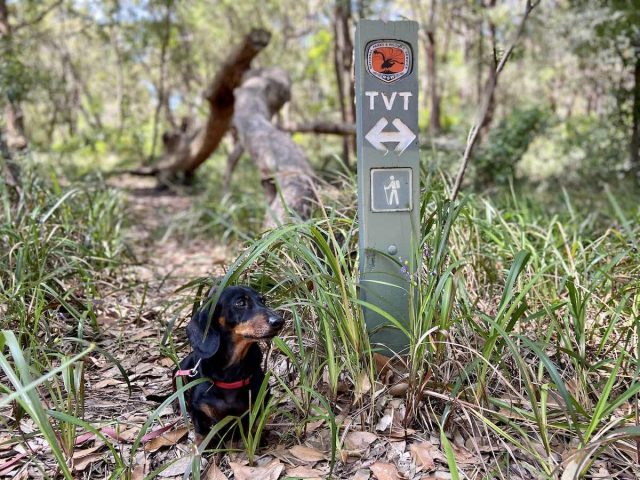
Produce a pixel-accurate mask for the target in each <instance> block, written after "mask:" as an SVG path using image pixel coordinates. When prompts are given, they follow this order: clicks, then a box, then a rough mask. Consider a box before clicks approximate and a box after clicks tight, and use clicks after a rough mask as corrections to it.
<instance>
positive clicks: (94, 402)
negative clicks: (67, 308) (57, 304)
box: [0, 177, 533, 480]
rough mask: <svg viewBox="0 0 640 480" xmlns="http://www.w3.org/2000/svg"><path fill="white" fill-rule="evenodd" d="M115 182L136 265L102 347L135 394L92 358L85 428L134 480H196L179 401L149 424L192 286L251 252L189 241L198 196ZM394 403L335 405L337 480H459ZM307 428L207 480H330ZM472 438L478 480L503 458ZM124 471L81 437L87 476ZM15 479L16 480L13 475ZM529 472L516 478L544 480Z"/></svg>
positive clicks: (106, 364) (461, 451)
mask: <svg viewBox="0 0 640 480" xmlns="http://www.w3.org/2000/svg"><path fill="white" fill-rule="evenodd" d="M111 184H112V185H114V186H116V187H117V188H118V189H120V190H121V191H122V192H123V193H124V194H125V195H126V197H127V199H126V201H127V205H128V225H127V227H126V233H125V235H126V243H127V245H128V248H129V249H130V253H131V258H132V259H131V260H127V259H125V260H124V261H123V265H124V266H123V267H120V268H119V269H118V270H116V271H112V272H110V274H109V275H107V276H106V278H104V279H103V285H104V287H103V288H101V289H100V293H101V297H102V298H100V299H99V300H97V305H98V307H97V321H98V324H99V326H100V331H101V335H100V337H98V338H97V339H96V340H97V343H98V345H99V347H100V348H101V349H103V350H105V351H107V352H109V353H110V354H111V355H112V356H113V357H114V358H116V359H117V360H118V361H119V362H120V364H121V365H122V367H123V368H124V369H125V370H126V373H127V376H128V378H129V381H130V386H128V385H127V383H126V381H125V379H124V377H123V375H122V374H121V373H120V371H119V370H118V368H117V367H116V366H114V363H113V362H112V361H111V360H109V359H108V358H106V357H105V356H104V355H102V354H101V353H100V352H97V351H96V352H93V353H91V354H90V355H89V357H88V366H87V368H86V372H85V414H84V419H85V420H86V421H88V422H89V423H91V424H92V425H93V426H95V427H98V428H100V429H101V431H102V433H103V434H104V435H105V436H106V437H107V438H108V440H109V441H110V442H111V443H113V444H114V446H115V447H116V449H117V451H118V457H119V459H123V460H124V461H125V463H129V464H130V465H134V466H135V468H134V470H133V475H132V478H133V479H134V480H138V479H143V478H145V477H147V476H148V475H152V476H155V475H156V474H157V476H158V477H160V478H163V479H166V478H176V479H179V478H189V472H190V471H191V468H192V461H193V459H194V457H198V453H197V450H196V448H195V447H194V443H193V432H192V431H191V430H192V429H190V427H189V426H188V425H187V424H186V423H185V422H184V420H183V417H182V416H181V414H180V412H179V408H178V406H177V402H175V403H176V404H174V405H173V406H170V407H168V408H167V409H165V410H164V411H162V412H160V414H159V416H158V418H157V419H156V420H154V422H153V424H152V425H151V426H150V427H149V428H148V429H145V427H144V424H145V422H146V421H147V420H148V419H149V418H150V417H151V415H153V413H154V411H156V410H157V409H158V407H159V403H158V402H157V401H150V400H149V399H148V397H149V396H150V395H159V396H166V395H168V394H170V393H172V386H171V384H172V381H171V375H172V372H173V369H174V368H175V367H174V362H173V361H172V359H171V356H170V353H171V352H176V353H177V355H178V357H179V358H182V357H183V356H185V355H186V354H187V353H188V350H189V348H188V346H186V343H185V334H184V327H185V325H186V321H187V320H188V318H189V316H190V313H191V307H192V304H193V295H194V292H195V287H193V288H185V289H183V290H180V287H183V286H185V285H186V284H188V283H189V282H193V281H196V280H198V279H202V278H210V277H212V276H217V275H220V274H222V273H223V272H224V267H225V265H228V264H229V263H230V262H231V261H232V260H233V259H234V258H235V257H236V256H237V255H238V254H239V253H240V252H238V251H234V248H233V247H231V246H227V245H221V244H220V243H219V241H218V239H216V238H193V239H188V241H185V240H184V234H181V232H177V231H175V230H173V229H171V228H170V227H171V226H172V225H174V224H175V220H176V218H177V217H178V216H180V215H182V214H185V212H187V211H188V209H189V208H190V206H191V204H192V202H193V200H194V198H195V197H193V196H191V195H188V194H186V193H181V192H175V191H157V190H156V189H155V188H154V187H155V181H154V180H152V179H141V178H130V177H120V178H118V179H113V180H112V181H111ZM285 333H286V332H285ZM284 337H286V334H285V335H284ZM285 341H286V338H285ZM273 357H275V360H274V358H273ZM284 364H285V361H284V360H283V359H280V358H278V357H276V356H275V355H273V356H271V358H270V364H269V365H270V368H271V369H274V370H276V371H278V370H279V371H283V370H284V369H286V367H285V366H284ZM274 395H275V398H276V399H277V402H278V411H280V412H282V411H285V412H286V411H287V408H288V407H289V406H290V407H291V409H293V408H294V407H293V405H292V404H291V401H290V400H288V399H287V397H286V395H285V394H284V392H282V391H277V389H276V391H274ZM399 396H401V393H400V395H399ZM384 397H385V398H384V399H382V396H381V397H380V398H377V399H376V409H377V410H378V411H379V412H380V413H381V414H382V415H380V419H379V421H377V420H376V421H377V424H373V425H371V424H368V422H367V421H366V420H364V417H366V415H365V414H364V413H363V411H362V410H361V409H360V410H359V409H357V408H351V405H350V404H349V403H348V402H343V404H342V405H334V406H333V408H334V409H335V413H336V415H337V418H336V423H337V424H338V428H339V431H338V438H339V440H340V448H339V450H338V452H337V458H336V460H337V462H336V465H335V468H334V470H333V478H356V479H359V480H366V479H369V478H377V479H379V480H389V479H394V480H395V479H399V478H406V479H412V480H413V479H448V478H452V475H451V473H449V471H448V468H447V462H446V458H445V455H444V452H443V450H442V447H441V446H440V442H439V438H438V434H437V433H435V432H433V433H431V434H430V433H428V432H416V431H406V430H402V429H401V428H399V423H400V420H401V418H402V412H403V411H404V403H403V400H402V399H401V398H393V396H391V395H385V396H384ZM30 422H31V420H30V419H29V418H23V420H22V421H21V430H22V431H23V432H24V431H26V432H28V431H34V430H35V426H34V425H33V424H31V425H29V423H30ZM31 423H32V422H31ZM296 427H297V426H296V425H294V424H293V423H291V419H290V418H289V419H287V416H286V415H282V414H281V415H278V417H277V418H272V419H271V422H270V423H269V424H268V426H267V433H265V435H266V436H267V437H266V438H267V439H268V440H267V442H264V441H263V444H266V445H268V446H267V447H262V448H259V449H258V451H257V455H256V458H255V463H254V464H253V466H250V465H249V459H248V457H247V454H246V452H245V451H244V449H243V448H242V445H235V446H234V447H235V448H234V449H232V450H230V451H228V452H226V453H224V454H216V455H213V454H211V455H209V454H205V455H204V456H203V458H202V459H201V463H202V471H205V472H206V473H205V474H204V476H203V477H202V478H206V479H209V480H211V479H217V480H220V479H225V478H235V479H239V480H242V479H251V480H261V479H269V480H276V479H278V478H326V477H327V476H329V474H330V461H329V459H330V452H331V447H330V445H331V444H332V440H331V432H330V428H329V425H328V424H327V423H325V422H324V420H318V421H312V422H309V423H306V426H305V427H304V430H305V431H304V432H302V431H300V430H301V429H300V428H298V429H297V430H296ZM294 431H296V432H297V433H295V434H294V433H293V432H294ZM140 432H143V433H145V434H146V435H145V437H144V439H143V441H142V443H143V446H142V448H139V449H138V451H137V452H135V453H133V458H131V457H132V447H133V445H134V444H135V439H136V437H137V436H138V434H139V433H140ZM407 434H409V435H407ZM469 441H471V442H472V443H475V440H474V439H466V440H465V439H462V438H461V437H460V438H454V440H453V442H452V444H453V449H454V450H453V453H454V454H455V458H456V461H457V463H458V466H459V467H461V468H464V470H465V472H466V473H467V475H469V478H474V477H475V476H476V475H477V474H479V473H480V472H481V471H482V470H483V468H482V466H483V463H484V461H485V460H486V459H483V458H482V457H483V456H484V455H488V454H490V453H491V449H489V450H487V449H486V448H485V447H482V446H480V447H479V448H472V447H471V445H469ZM35 443H37V441H36V440H34V441H33V442H31V443H30V444H29V445H30V446H32V447H33V448H34V449H35V448H37V449H38V450H39V451H40V452H47V450H48V449H47V446H46V445H43V444H40V445H35ZM476 447H478V445H476ZM483 448H484V449H483ZM472 451H474V452H476V453H471V452H472ZM23 456H24V454H23ZM27 456H28V455H27ZM37 456H38V458H39V460H40V461H43V462H44V464H45V465H47V466H48V467H50V470H49V469H48V468H47V470H48V471H47V472H45V474H46V475H51V476H55V473H54V472H55V471H56V466H55V465H56V464H55V461H54V459H53V458H52V457H50V455H49V454H47V453H44V455H37ZM212 460H213V461H212ZM117 463H118V459H116V457H115V456H114V455H113V453H112V452H111V451H110V450H109V449H107V448H106V445H105V443H104V442H103V441H102V440H100V439H99V438H97V437H96V435H94V434H91V433H87V432H84V431H83V430H82V429H78V431H77V432H76V440H75V450H74V453H73V460H72V463H71V467H72V471H73V473H74V476H75V477H76V478H86V479H90V478H109V477H111V475H112V473H113V471H114V470H115V469H116V467H117ZM3 473H6V474H8V475H10V477H3ZM513 473H515V472H513ZM520 473H521V475H514V476H511V477H510V478H533V477H531V476H529V475H526V474H525V473H524V472H520ZM41 476H42V472H41V471H39V470H38V469H37V468H36V466H35V465H34V464H33V463H31V462H27V464H23V465H22V467H20V468H19V469H18V470H11V469H9V470H5V471H4V472H0V477H3V478H38V477H41Z"/></svg>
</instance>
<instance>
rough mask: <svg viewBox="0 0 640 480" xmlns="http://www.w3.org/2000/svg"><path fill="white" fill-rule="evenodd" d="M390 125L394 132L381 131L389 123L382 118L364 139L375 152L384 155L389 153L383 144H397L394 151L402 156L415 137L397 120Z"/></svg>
mask: <svg viewBox="0 0 640 480" xmlns="http://www.w3.org/2000/svg"><path fill="white" fill-rule="evenodd" d="M391 123H392V124H393V126H394V127H396V131H395V132H384V131H383V130H384V128H385V127H386V126H387V125H389V121H388V120H387V119H386V118H384V117H382V118H381V119H380V120H378V122H377V123H376V124H375V125H374V126H373V128H372V129H371V130H369V132H368V133H367V135H366V136H365V137H364V138H366V139H367V140H369V143H371V145H373V147H374V148H375V149H376V150H380V151H381V152H384V153H385V154H386V153H387V152H389V149H388V148H387V147H386V146H385V145H384V144H385V143H389V142H391V143H397V144H398V145H396V148H394V151H395V152H396V153H397V154H398V155H402V152H404V151H405V150H406V148H407V147H408V146H409V145H411V142H413V141H414V140H415V138H416V135H415V133H413V132H412V131H411V130H410V129H409V127H407V126H406V125H405V124H404V123H403V122H402V120H400V119H399V118H396V119H395V120H393V122H391Z"/></svg>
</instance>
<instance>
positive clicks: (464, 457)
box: [452, 445, 481, 465]
mask: <svg viewBox="0 0 640 480" xmlns="http://www.w3.org/2000/svg"><path fill="white" fill-rule="evenodd" d="M452 447H453V454H454V456H455V457H456V463H457V464H458V465H472V464H476V463H479V462H481V460H480V458H478V457H476V456H475V455H474V454H473V453H471V452H470V451H468V450H467V449H466V448H462V447H459V446H457V445H452Z"/></svg>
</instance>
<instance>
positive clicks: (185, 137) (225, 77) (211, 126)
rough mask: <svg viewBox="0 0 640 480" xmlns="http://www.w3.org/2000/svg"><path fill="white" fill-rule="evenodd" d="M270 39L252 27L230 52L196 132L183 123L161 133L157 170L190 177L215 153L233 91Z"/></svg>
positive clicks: (207, 95)
mask: <svg viewBox="0 0 640 480" xmlns="http://www.w3.org/2000/svg"><path fill="white" fill-rule="evenodd" d="M270 38H271V34H270V33H269V32H267V31H266V30H260V29H254V30H252V31H251V32H250V33H249V34H248V35H246V36H245V37H244V39H243V40H242V42H241V43H240V44H239V45H238V46H237V47H236V48H234V49H233V50H232V51H231V52H230V53H229V56H228V57H227V58H226V59H225V61H224V62H222V64H221V65H220V69H219V70H218V73H217V74H216V76H215V77H214V79H213V81H212V82H211V84H210V85H209V87H208V88H207V90H206V91H205V93H204V98H205V100H206V101H207V103H208V104H209V116H208V117H207V120H206V122H205V124H204V125H203V126H202V127H201V128H199V129H195V131H194V130H192V129H189V128H185V125H184V124H183V128H181V129H180V130H179V131H177V132H175V131H174V132H171V133H165V135H163V141H164V144H165V152H164V156H163V160H162V161H161V162H160V165H159V166H158V168H157V169H156V171H157V172H158V173H161V174H168V175H170V176H176V175H177V174H179V173H182V174H184V175H186V176H191V175H193V173H194V172H195V170H196V169H197V168H198V167H199V166H200V165H202V164H203V163H204V162H205V160H207V158H209V156H210V155H211V154H212V153H213V152H214V150H215V149H216V148H217V147H218V145H219V144H220V141H221V140H222V137H223V136H224V134H225V133H226V132H227V130H228V129H229V126H230V124H231V119H232V117H233V109H234V94H233V91H234V89H235V88H236V87H238V86H239V85H240V83H241V82H242V78H243V75H244V74H245V73H246V72H247V71H248V70H249V68H250V66H251V61H252V60H253V59H254V58H255V56H256V55H258V53H260V52H261V51H262V50H263V49H264V48H265V47H266V46H267V44H268V43H269V40H270Z"/></svg>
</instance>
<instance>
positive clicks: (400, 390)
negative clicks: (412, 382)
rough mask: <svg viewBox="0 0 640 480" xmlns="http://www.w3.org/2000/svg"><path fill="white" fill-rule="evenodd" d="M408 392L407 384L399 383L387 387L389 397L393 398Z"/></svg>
mask: <svg viewBox="0 0 640 480" xmlns="http://www.w3.org/2000/svg"><path fill="white" fill-rule="evenodd" d="M407 390H409V384H408V383H407V382H400V383H397V384H396V385H393V386H391V387H389V395H391V396H393V397H402V396H404V394H405V393H407Z"/></svg>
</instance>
